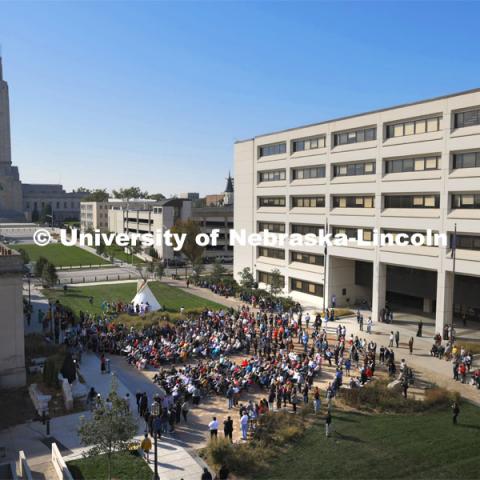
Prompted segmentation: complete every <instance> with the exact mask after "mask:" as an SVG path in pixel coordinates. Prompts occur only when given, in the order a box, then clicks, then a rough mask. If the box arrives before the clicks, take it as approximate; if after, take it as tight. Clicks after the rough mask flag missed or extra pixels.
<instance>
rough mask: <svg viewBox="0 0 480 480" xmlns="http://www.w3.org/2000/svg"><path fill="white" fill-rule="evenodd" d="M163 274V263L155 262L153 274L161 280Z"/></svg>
mask: <svg viewBox="0 0 480 480" xmlns="http://www.w3.org/2000/svg"><path fill="white" fill-rule="evenodd" d="M164 275H165V266H164V265H163V261H160V262H157V263H156V264H155V276H156V277H157V278H158V280H161V279H162V277H163V276H164Z"/></svg>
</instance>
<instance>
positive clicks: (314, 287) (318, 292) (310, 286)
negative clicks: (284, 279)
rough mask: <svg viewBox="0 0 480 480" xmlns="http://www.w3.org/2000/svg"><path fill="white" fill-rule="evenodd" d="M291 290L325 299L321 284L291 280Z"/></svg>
mask: <svg viewBox="0 0 480 480" xmlns="http://www.w3.org/2000/svg"><path fill="white" fill-rule="evenodd" d="M290 290H292V291H295V292H302V293H308V294H309V295H315V296H316V297H323V285H321V284H320V283H313V282H307V281H306V280H300V279H298V278H290Z"/></svg>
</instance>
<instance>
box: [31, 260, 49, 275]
mask: <svg viewBox="0 0 480 480" xmlns="http://www.w3.org/2000/svg"><path fill="white" fill-rule="evenodd" d="M47 263H48V260H47V259H46V258H45V257H38V259H37V261H36V262H35V268H34V269H33V274H34V275H35V276H36V277H41V276H42V273H43V268H44V267H45V265H46V264H47Z"/></svg>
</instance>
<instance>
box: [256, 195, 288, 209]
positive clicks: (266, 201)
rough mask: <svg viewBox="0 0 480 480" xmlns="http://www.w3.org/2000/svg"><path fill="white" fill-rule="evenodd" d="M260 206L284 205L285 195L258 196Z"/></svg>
mask: <svg viewBox="0 0 480 480" xmlns="http://www.w3.org/2000/svg"><path fill="white" fill-rule="evenodd" d="M258 205H259V207H284V206H285V205H286V202H285V197H258Z"/></svg>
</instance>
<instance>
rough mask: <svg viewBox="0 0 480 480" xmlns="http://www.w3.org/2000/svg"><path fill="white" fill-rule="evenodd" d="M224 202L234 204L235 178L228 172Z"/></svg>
mask: <svg viewBox="0 0 480 480" xmlns="http://www.w3.org/2000/svg"><path fill="white" fill-rule="evenodd" d="M223 204H224V205H233V178H232V176H231V175H230V172H228V178H227V186H226V187H225V192H224V193H223Z"/></svg>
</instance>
